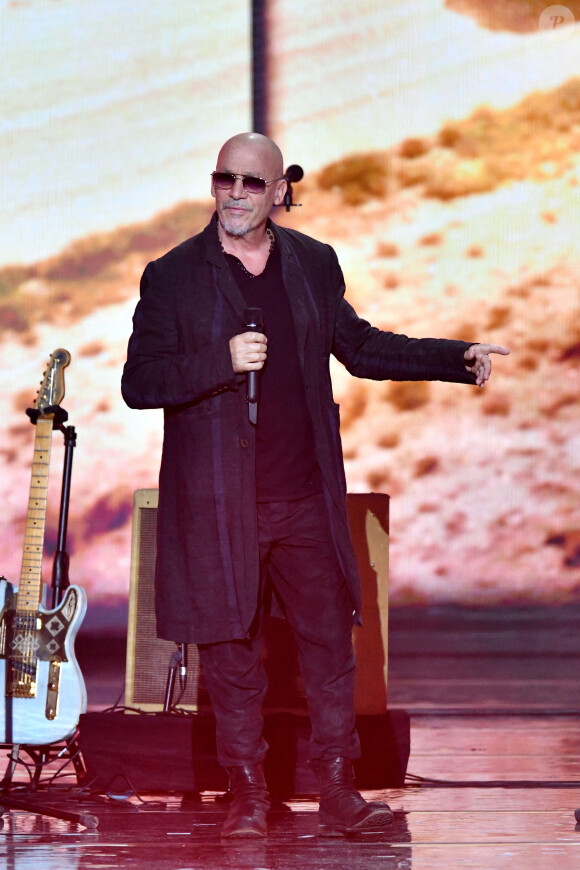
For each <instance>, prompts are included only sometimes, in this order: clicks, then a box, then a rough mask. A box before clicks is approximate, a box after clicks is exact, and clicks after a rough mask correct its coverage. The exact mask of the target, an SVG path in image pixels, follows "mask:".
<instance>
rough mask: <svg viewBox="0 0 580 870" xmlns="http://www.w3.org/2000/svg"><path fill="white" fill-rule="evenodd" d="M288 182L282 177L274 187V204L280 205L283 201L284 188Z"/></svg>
mask: <svg viewBox="0 0 580 870" xmlns="http://www.w3.org/2000/svg"><path fill="white" fill-rule="evenodd" d="M287 187H288V184H287V182H286V179H283V180H282V181H281V182H280V183H279V185H278V188H277V189H276V196H275V197H274V205H281V204H282V203H283V202H284V194H285V193H286V188H287Z"/></svg>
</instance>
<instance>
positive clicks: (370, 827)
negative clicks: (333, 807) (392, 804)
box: [318, 809, 394, 837]
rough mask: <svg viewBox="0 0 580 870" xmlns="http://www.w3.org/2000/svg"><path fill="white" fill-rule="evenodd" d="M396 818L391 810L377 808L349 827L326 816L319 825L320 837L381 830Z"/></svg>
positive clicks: (344, 835)
mask: <svg viewBox="0 0 580 870" xmlns="http://www.w3.org/2000/svg"><path fill="white" fill-rule="evenodd" d="M393 820H394V816H393V813H392V812H391V810H384V809H376V810H374V811H373V812H372V813H370V815H368V816H365V818H364V819H361V821H360V822H357V823H356V824H355V825H349V826H348V827H347V826H346V825H344V824H341V823H340V822H339V821H338V819H333V818H332V817H330V816H326V815H325V817H324V818H323V819H322V820H321V822H320V824H319V825H318V836H319V837H348V836H349V835H354V834H360V833H366V832H369V833H370V832H373V831H377V832H379V833H380V832H381V831H383V830H384V829H385V828H386V827H387V825H390V824H391V823H392V822H393Z"/></svg>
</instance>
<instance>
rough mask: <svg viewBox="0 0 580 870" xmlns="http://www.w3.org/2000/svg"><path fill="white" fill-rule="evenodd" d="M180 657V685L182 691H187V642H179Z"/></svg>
mask: <svg viewBox="0 0 580 870" xmlns="http://www.w3.org/2000/svg"><path fill="white" fill-rule="evenodd" d="M179 657H180V659H181V662H180V665H179V685H180V688H181V691H182V692H185V687H186V685H187V644H186V643H180V644H179Z"/></svg>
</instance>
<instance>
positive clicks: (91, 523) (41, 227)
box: [0, 0, 580, 626]
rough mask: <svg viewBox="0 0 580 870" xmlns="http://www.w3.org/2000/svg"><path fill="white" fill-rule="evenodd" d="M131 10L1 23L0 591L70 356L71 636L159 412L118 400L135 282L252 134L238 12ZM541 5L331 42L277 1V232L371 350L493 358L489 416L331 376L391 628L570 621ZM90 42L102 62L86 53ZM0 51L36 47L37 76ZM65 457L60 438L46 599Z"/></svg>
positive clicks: (564, 220) (548, 48)
mask: <svg viewBox="0 0 580 870" xmlns="http://www.w3.org/2000/svg"><path fill="white" fill-rule="evenodd" d="M136 5H137V6H139V5H142V6H143V13H144V17H143V19H142V20H141V22H140V25H139V27H138V29H137V33H136V34H133V33H132V32H130V31H128V30H126V31H125V33H122V32H121V30H120V29H119V28H120V27H121V26H126V27H128V21H127V18H126V15H127V13H126V10H125V11H124V12H121V11H120V10H119V7H116V6H113V4H112V3H109V2H107V0H99V2H98V3H96V4H91V9H92V11H91V12H90V13H89V12H88V11H87V7H86V4H82V3H81V4H79V3H78V2H73V0H30V2H6V0H2V2H0V14H1V16H2V24H3V29H1V30H0V33H1V34H3V35H2V36H0V40H3V44H2V48H4V42H6V45H7V46H8V48H9V52H8V55H4V57H5V60H4V64H5V66H6V69H7V70H8V72H9V76H8V77H6V76H5V77H4V82H3V84H2V90H3V92H4V91H6V93H7V94H8V93H9V92H10V93H11V96H10V101H11V102H8V101H7V102H6V105H7V106H8V108H9V111H8V112H7V113H6V114H5V116H4V118H3V121H2V126H0V154H1V155H2V158H3V159H2V165H1V168H0V179H1V184H2V191H3V195H2V200H1V204H0V228H2V230H3V232H2V233H1V234H0V237H2V238H3V242H2V248H1V249H0V258H1V259H0V330H1V334H0V360H1V366H0V368H1V372H0V378H1V383H2V386H1V390H0V407H1V413H2V419H3V421H4V430H3V436H2V438H1V440H0V468H1V475H0V497H1V499H2V505H3V508H4V510H3V518H2V523H1V525H0V572H1V573H3V574H4V575H5V576H7V577H8V578H9V579H11V580H14V581H17V578H18V574H19V569H20V561H21V557H22V538H23V531H24V520H25V515H26V506H27V498H28V486H29V481H30V472H31V466H30V464H31V460H32V450H33V440H34V430H33V429H32V427H31V425H30V423H29V421H28V418H27V416H26V414H25V411H26V408H28V407H30V406H31V405H32V403H33V401H34V397H35V392H36V389H37V387H38V383H39V381H40V380H41V377H42V372H43V369H44V368H45V365H46V362H47V360H48V357H49V355H50V353H51V352H52V351H53V350H54V349H55V348H56V347H66V348H67V349H68V350H69V351H70V352H71V355H72V362H71V365H70V367H69V368H68V369H67V370H66V372H65V377H66V391H67V392H66V397H65V400H64V402H63V406H64V407H65V408H66V410H67V411H68V412H69V422H70V424H71V425H74V426H75V428H76V431H77V435H78V446H77V448H76V450H75V457H74V463H73V483H72V494H71V495H72V498H71V513H70V518H69V538H68V548H69V550H70V553H71V580H72V581H73V582H75V583H79V584H81V585H83V586H85V587H86V589H87V591H88V594H89V614H88V616H87V620H88V624H89V625H94V626H96V625H97V623H99V622H100V623H102V622H103V621H105V622H106V621H107V620H109V621H110V622H111V623H112V622H114V620H115V619H118V618H121V619H122V617H123V613H124V610H123V608H124V603H125V602H126V597H127V591H128V585H129V573H130V572H129V566H130V536H131V513H132V497H133V491H134V490H135V489H137V488H144V487H151V486H155V485H156V480H157V471H158V463H159V455H160V445H161V427H162V414H161V412H160V411H144V412H136V411H130V410H129V409H128V408H126V407H125V406H124V405H123V403H122V400H121V397H120V393H119V381H120V374H121V369H122V365H123V362H124V358H125V351H126V344H127V339H128V336H129V334H130V330H131V316H132V313H133V310H134V307H135V304H136V300H137V294H138V283H139V278H140V275H141V272H142V270H143V268H144V266H145V264H146V263H147V262H148V261H149V260H150V259H153V258H155V257H156V256H159V255H160V254H161V253H163V252H164V251H166V250H168V249H169V248H170V247H171V246H172V245H174V244H176V243H177V242H179V241H181V240H183V239H184V238H187V237H188V236H190V235H192V234H193V233H195V232H197V231H198V230H199V229H201V228H202V227H203V226H204V225H205V223H206V222H207V220H208V218H209V216H210V215H211V213H212V201H211V199H210V198H209V196H208V194H207V192H206V191H207V188H208V186H209V185H208V181H209V173H210V172H211V170H212V169H213V168H214V164H215V155H216V150H217V147H219V144H220V142H221V141H222V140H223V139H225V138H227V136H228V135H231V134H233V133H235V132H239V131H240V129H247V128H248V127H249V126H250V121H249V118H250V108H251V107H250V105H249V92H250V90H249V67H250V58H249V51H250V48H249V9H248V8H246V9H245V10H244V14H243V15H241V14H240V7H242V6H246V4H239V3H234V2H233V0H230V2H226V0H222V2H221V3H219V4H217V5H218V6H219V11H220V15H219V16H217V17H216V16H215V14H214V13H215V10H216V4H215V3H212V4H209V3H207V4H206V3H202V4H198V5H199V9H197V11H196V14H195V15H194V14H192V12H191V10H190V9H189V4H186V3H176V4H172V9H171V13H170V14H169V13H168V14H167V15H161V16H159V15H157V13H155V15H153V13H152V6H153V5H155V4H148V3H145V2H143V3H142V4H139V3H137V4H136ZM311 6H312V4H310V7H311ZM578 6H580V4H575V3H569V4H567V8H568V9H569V10H570V11H571V14H573V15H574V14H575V15H576V17H578V18H580V9H579V8H578ZM247 7H249V4H247ZM508 7H509V9H510V10H511V13H510V14H509V15H508V14H507V13H506V9H507V8H508ZM516 8H517V10H518V11H519V14H515V12H514V10H516ZM546 8H547V6H546V5H545V4H538V3H535V2H531V0H530V2H522V3H513V4H507V5H506V4H503V5H502V4H492V3H483V2H482V3H476V2H475V0H463V2H461V0H449V2H447V3H444V2H443V0H441V2H439V0H417V2H414V3H410V4H405V5H404V10H405V11H404V13H403V7H402V6H401V4H398V3H394V2H393V3H382V4H379V3H377V2H370V0H367V2H359V3H354V4H353V3H352V2H350V3H347V2H346V0H339V2H337V3H336V4H335V10H334V14H333V15H332V16H331V17H330V18H328V20H327V16H325V15H324V14H323V12H322V9H320V10H318V7H317V8H315V9H312V8H309V5H308V4H306V3H302V2H294V3H290V2H289V0H277V2H272V4H271V13H270V29H271V42H270V54H271V58H270V68H271V83H270V94H269V100H270V117H271V125H272V134H273V135H274V137H275V138H276V139H277V141H279V143H280V144H281V146H282V147H283V149H284V151H285V154H286V157H287V163H294V162H298V163H300V164H301V165H302V166H303V167H304V169H305V177H304V180H303V181H301V182H300V183H298V184H296V185H295V188H294V193H295V201H296V202H298V203H300V206H299V207H297V208H294V209H293V210H292V211H291V212H290V213H286V212H285V211H280V212H279V213H277V214H276V215H275V216H274V217H275V220H278V221H279V222H282V223H286V224H288V225H291V226H293V227H296V228H297V229H300V230H302V231H304V232H307V233H309V234H312V235H314V236H316V237H317V238H320V239H323V240H324V241H327V242H329V243H330V244H332V245H333V246H334V247H335V249H336V250H337V253H338V256H339V259H340V261H341V264H342V267H343V271H344V273H345V277H346V282H347V296H348V298H349V300H350V301H351V303H352V304H353V305H354V306H355V308H356V309H357V311H358V312H359V314H361V315H362V316H364V317H367V318H368V319H369V320H371V321H372V322H373V323H374V324H376V325H377V326H380V327H382V328H385V329H389V330H393V331H397V332H404V333H406V334H407V335H414V336H441V337H449V338H462V339H465V340H468V341H472V340H473V341H475V340H480V341H492V342H495V343H499V344H505V345H507V346H509V347H510V348H511V351H512V353H511V356H510V357H508V358H499V357H498V358H496V359H495V360H494V373H493V376H492V379H491V382H490V383H489V384H488V385H487V386H486V387H485V389H483V390H477V389H475V388H473V387H467V386H457V385H451V384H437V383H430V384H427V383H414V384H397V383H376V382H362V381H356V380H354V379H352V378H351V377H350V376H349V375H348V374H347V373H346V372H344V370H342V369H341V367H340V366H339V365H338V364H335V365H333V381H334V385H335V394H336V398H337V401H339V402H340V404H341V420H342V436H343V444H344V449H345V457H346V469H347V479H348V484H349V489H350V490H351V491H357V492H364V491H368V490H372V491H379V492H386V493H388V494H389V495H390V496H391V554H390V565H391V568H390V575H391V576H390V601H391V603H392V605H393V606H396V605H397V604H424V603H425V602H433V603H445V602H457V603H468V604H476V605H477V604H481V605H487V604H501V603H523V604H533V603H535V602H537V603H550V602H566V601H572V600H577V599H578V597H579V596H580V506H579V494H580V493H579V490H580V475H579V471H580V426H579V423H580V408H579V386H580V383H579V381H580V317H579V314H580V311H579V309H580V290H579V284H578V279H579V274H580V271H579V270H580V258H579V254H578V246H577V238H578V235H579V229H580V226H579V216H580V206H579V203H578V196H579V189H580V175H579V171H580V77H576V71H577V56H578V48H579V47H580V41H579V40H580V32H579V29H578V26H577V25H574V24H571V25H567V30H566V32H565V33H560V34H558V33H552V32H550V31H549V30H546V29H543V28H542V27H540V26H539V23H538V22H539V18H540V15H542V13H543V12H544V10H545V9H546ZM97 9H98V10H100V14H99V15H97ZM200 10H201V11H200ZM212 10H213V11H212ZM230 13H231V14H232V15H233V16H234V17H233V18H231V17H228V16H229V15H230ZM87 16H89V17H88V18H87ZM107 16H108V17H107ZM115 16H121V20H119V17H117V18H115ZM151 16H152V17H151ZM236 16H237V17H236ZM136 17H138V16H136ZM224 21H228V22H229V23H228V27H227V28H226V27H225V25H224ZM67 23H68V24H69V25H70V26H69V28H68V29H67V30H66V34H67V35H66V37H65V38H64V42H63V41H62V40H60V41H59V45H60V54H57V55H55V56H54V57H51V56H50V52H49V51H48V48H49V47H50V39H53V40H55V41H57V40H58V39H59V36H60V34H61V32H64V31H61V30H60V29H59V28H60V27H64V25H65V24H67ZM89 24H92V25H94V26H95V27H98V28H99V32H102V33H103V34H106V33H109V32H110V33H112V34H115V38H112V39H111V41H110V42H109V43H107V45H106V46H103V43H102V42H101V43H99V44H97V43H95V42H93V41H92V39H89V37H88V35H87V34H88V32H89ZM146 24H147V27H148V28H149V29H147V27H146V26H145V25H146ZM57 25H58V26H57ZM218 25H219V26H218ZM75 29H76V30H75ZM75 33H76V34H77V38H76V40H75V37H74V35H75ZM83 34H84V37H83V39H86V40H88V42H87V43H86V44H87V46H88V47H87V49H86V51H85V50H84V49H83V44H84V43H83V39H81V36H83ZM184 35H186V36H187V37H188V39H189V42H188V41H187V39H185V36H184ZM16 36H17V37H18V39H20V40H21V41H23V40H25V39H28V40H29V42H30V44H38V45H40V44H43V45H45V46H46V52H45V54H44V55H43V56H42V58H43V61H42V62H43V64H44V66H43V68H42V69H41V68H40V67H39V68H34V71H31V70H30V69H29V68H28V67H26V68H25V67H24V66H23V63H22V56H21V53H20V54H19V53H18V52H17V51H16V50H15V48H14V38H15V37H16ZM47 36H48V37H49V38H48V42H47ZM202 44H203V52H202V53H200V54H198V53H197V52H196V50H195V48H196V47H197V46H198V45H199V46H200V51H201V46H202ZM176 45H177V46H178V47H179V51H177V50H175V51H174V48H175V46H176ZM99 46H100V47H99ZM117 56H118V62H117V67H116V72H115V71H114V69H113V66H112V65H111V63H112V59H113V57H114V58H117ZM11 64H12V67H11V66H10V65H11ZM79 71H83V75H82V76H81V75H80V74H79ZM67 76H68V78H67ZM8 80H10V81H11V82H17V83H19V86H18V87H17V88H16V93H12V91H13V90H14V89H13V88H12V89H11V88H10V87H9V84H8ZM41 80H42V81H43V82H47V81H53V82H54V87H53V89H52V90H51V89H50V88H49V87H48V86H46V88H45V90H44V91H43V92H42V99H43V100H44V101H45V102H44V103H43V104H42V105H40V103H39V99H40V98H39V94H38V92H36V91H35V90H34V85H35V82H36V81H41ZM217 83H219V87H217V86H216V85H217ZM51 99H52V100H53V103H51V102H50V101H51ZM51 105H52V106H53V108H52V109H51ZM54 107H56V108H54ZM113 122H114V123H113ZM112 124H113V126H111V125H112ZM81 129H82V132H81ZM113 129H114V137H113V138H111V137H112V135H113V134H112V131H113ZM117 140H118V142H121V141H122V143H123V145H122V147H119V148H118V149H117V148H116V143H117ZM49 146H50V147H49ZM113 155H114V156H113ZM170 155H171V156H170ZM93 158H94V160H93ZM137 216H139V217H137ZM45 229H46V230H47V232H46V233H45V232H44V231H45ZM48 230H49V231H48ZM45 236H46V238H45ZM62 455H63V445H62V436H61V435H60V433H56V434H55V435H54V438H53V459H52V476H51V491H50V502H49V515H48V522H47V548H46V573H45V576H46V579H47V581H48V582H49V581H50V567H51V553H52V551H53V549H54V544H55V536H56V530H57V518H58V509H59V499H60V472H61V466H62ZM119 614H120V616H119Z"/></svg>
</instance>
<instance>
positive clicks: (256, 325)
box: [230, 308, 268, 424]
mask: <svg viewBox="0 0 580 870" xmlns="http://www.w3.org/2000/svg"><path fill="white" fill-rule="evenodd" d="M244 326H245V328H246V330H247V331H246V332H242V333H240V334H239V335H235V336H234V337H233V338H231V339H230V353H231V356H232V366H233V368H234V371H235V372H237V373H243V372H247V384H246V397H247V400H248V414H249V418H250V421H251V422H252V423H254V424H256V423H257V420H258V400H259V373H260V369H261V368H263V366H264V363H265V362H266V352H267V344H268V339H267V338H266V336H265V335H264V334H263V329H264V326H263V323H262V311H261V309H260V308H246V310H245V312H244Z"/></svg>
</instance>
